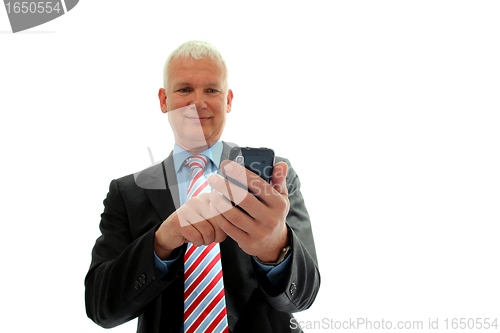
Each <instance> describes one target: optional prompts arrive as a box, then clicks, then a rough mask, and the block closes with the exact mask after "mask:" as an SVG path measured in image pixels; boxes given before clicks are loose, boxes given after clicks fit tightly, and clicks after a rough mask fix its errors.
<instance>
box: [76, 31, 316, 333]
mask: <svg viewBox="0 0 500 333" xmlns="http://www.w3.org/2000/svg"><path fill="white" fill-rule="evenodd" d="M163 75H164V87H163V88H161V89H160V90H159V92H158V97H159V101H160V108H161V111H162V112H163V113H164V114H165V115H166V117H168V120H169V123H170V126H171V128H172V131H173V134H174V138H175V144H174V148H173V151H172V153H171V154H170V156H169V157H168V158H167V159H166V160H164V161H163V162H161V163H159V164H157V165H154V166H152V167H150V168H148V169H146V170H144V171H142V172H140V173H138V174H134V175H128V176H125V177H122V178H119V179H116V180H113V181H112V182H111V184H110V187H109V192H108V195H107V197H106V199H105V200H104V212H103V213H102V215H101V223H100V230H101V233H102V234H101V236H100V237H99V238H98V239H97V241H96V243H95V246H94V248H93V250H92V261H91V265H90V268H89V271H88V273H87V276H86V278H85V302H86V309H87V315H88V316H89V318H91V319H92V320H93V321H94V322H96V323H97V324H98V325H101V326H103V327H106V328H111V327H114V326H117V325H120V324H122V323H124V322H127V321H129V320H131V319H134V318H137V317H138V328H137V332H144V333H146V332H147V333H156V332H158V333H159V332H175V333H179V332H233V333H238V332H300V328H299V327H296V326H297V325H292V324H293V321H292V318H293V313H294V312H298V311H302V310H305V309H308V308H309V307H310V306H311V304H312V303H313V302H314V299H315V297H316V295H317V293H318V290H319V285H320V274H319V270H318V265H317V258H316V251H315V246H314V239H313V235H312V230H311V224H310V221H309V216H308V213H307V210H306V207H305V204H304V200H303V198H302V195H301V192H300V182H299V178H298V176H297V174H296V173H295V171H294V170H293V168H292V167H291V165H290V162H289V161H288V160H286V159H283V158H280V157H276V164H275V165H274V169H273V174H272V180H271V182H270V183H267V182H265V181H264V180H262V179H261V178H260V177H259V176H258V175H256V174H254V173H252V172H250V171H249V170H247V169H245V168H244V167H242V166H241V165H239V164H238V163H235V162H233V161H228V160H227V159H228V154H229V150H230V149H231V147H233V146H234V145H233V144H230V143H228V142H225V141H222V140H221V136H222V133H223V130H224V126H225V120H226V115H227V114H228V113H229V112H231V106H232V99H233V92H232V91H231V90H230V89H229V88H228V82H227V68H226V64H225V62H224V59H223V58H222V56H221V54H220V53H219V52H218V50H217V49H216V48H215V47H214V46H212V45H211V44H208V43H205V42H200V41H192V42H187V43H184V44H182V45H181V46H179V47H178V48H177V49H176V50H174V51H173V52H172V53H171V55H170V56H169V57H168V59H167V62H166V64H165V68H164V73H163ZM249 116H251V115H249ZM255 131H260V130H259V129H255ZM251 134H252V133H249V135H251ZM225 176H227V177H230V178H231V179H234V180H237V181H238V182H240V183H244V184H247V189H244V188H242V187H239V186H236V185H234V184H233V183H232V182H230V181H228V180H227V178H226V177H225Z"/></svg>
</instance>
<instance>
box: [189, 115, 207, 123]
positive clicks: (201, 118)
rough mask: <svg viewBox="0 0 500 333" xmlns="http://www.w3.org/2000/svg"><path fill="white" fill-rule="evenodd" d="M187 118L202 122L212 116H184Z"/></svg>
mask: <svg viewBox="0 0 500 333" xmlns="http://www.w3.org/2000/svg"><path fill="white" fill-rule="evenodd" d="M186 118H187V119H189V120H194V121H199V122H204V121H208V120H210V119H212V117H208V116H186Z"/></svg>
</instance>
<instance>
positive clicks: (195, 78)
mask: <svg viewBox="0 0 500 333" xmlns="http://www.w3.org/2000/svg"><path fill="white" fill-rule="evenodd" d="M167 70H168V73H167V74H168V82H167V87H165V88H161V89H160V91H159V93H158V97H159V99H160V106H161V110H162V112H163V113H167V114H168V117H169V122H170V126H171V127H172V130H173V132H174V137H175V141H176V143H177V144H178V145H179V146H181V147H182V148H184V149H186V150H189V151H192V152H196V150H200V151H201V150H203V149H204V148H206V147H207V146H210V145H212V144H214V143H215V142H217V140H219V138H220V137H221V135H222V131H223V130H224V125H225V124H226V114H227V113H229V112H230V111H231V102H232V99H233V93H232V91H231V90H228V89H227V88H226V86H225V84H226V82H225V80H224V78H225V73H224V68H223V67H222V66H221V65H220V64H218V63H217V62H215V61H213V60H210V59H200V60H194V59H180V58H176V59H173V60H172V62H171V63H170V66H169V67H168V69H167ZM192 104H194V105H195V106H196V110H194V108H184V107H186V106H189V105H192ZM178 109H180V110H178Z"/></svg>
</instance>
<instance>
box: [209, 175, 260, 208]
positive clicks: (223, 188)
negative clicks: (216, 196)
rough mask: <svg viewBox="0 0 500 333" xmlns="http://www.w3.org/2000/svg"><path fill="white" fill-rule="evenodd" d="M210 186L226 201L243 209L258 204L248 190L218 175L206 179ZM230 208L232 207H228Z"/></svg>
mask: <svg viewBox="0 0 500 333" xmlns="http://www.w3.org/2000/svg"><path fill="white" fill-rule="evenodd" d="M208 183H209V184H210V186H211V187H212V188H213V189H214V190H216V191H217V192H219V193H221V194H222V195H224V196H225V197H226V198H227V199H229V200H230V201H232V202H234V203H235V204H236V205H238V206H240V207H241V208H243V209H245V210H246V209H247V208H250V207H251V206H252V205H254V204H255V203H257V202H258V200H257V199H255V197H254V196H253V195H251V194H250V193H249V192H248V190H246V189H244V188H241V187H240V186H238V185H236V184H234V183H233V182H232V181H230V180H228V179H225V178H223V177H221V176H220V175H212V176H210V177H209V179H208ZM228 208H232V207H228Z"/></svg>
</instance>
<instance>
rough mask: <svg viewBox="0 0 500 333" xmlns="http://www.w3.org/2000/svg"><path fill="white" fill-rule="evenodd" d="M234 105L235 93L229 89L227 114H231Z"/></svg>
mask: <svg viewBox="0 0 500 333" xmlns="http://www.w3.org/2000/svg"><path fill="white" fill-rule="evenodd" d="M232 103H233V91H232V90H231V89H229V90H228V91H227V113H229V112H231V106H232Z"/></svg>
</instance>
